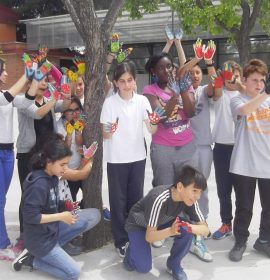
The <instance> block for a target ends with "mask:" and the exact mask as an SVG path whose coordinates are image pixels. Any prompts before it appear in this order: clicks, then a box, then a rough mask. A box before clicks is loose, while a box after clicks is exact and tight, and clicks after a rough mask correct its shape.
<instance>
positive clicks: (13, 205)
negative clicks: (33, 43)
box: [0, 138, 270, 280]
mask: <svg viewBox="0 0 270 280" xmlns="http://www.w3.org/2000/svg"><path fill="white" fill-rule="evenodd" d="M147 140H148V142H149V138H148V139H147ZM213 171H214V170H212V173H211V176H210V179H209V182H208V185H209V199H210V215H209V219H208V223H209V227H210V229H211V231H212V232H213V231H214V230H215V229H216V228H217V227H219V226H220V221H219V205H218V199H217V195H216V186H215V179H214V172H213ZM104 174H106V172H104ZM151 180H152V172H151V165H150V162H149V161H148V162H147V168H146V178H145V191H146V192H147V191H148V190H149V189H150V188H151ZM19 190H20V186H19V180H18V176H17V170H16V169H15V170H14V178H13V181H12V184H11V188H10V191H9V193H8V197H7V207H6V221H7V225H8V231H9V234H10V237H11V239H12V240H13V241H14V240H15V238H16V237H17V235H18V214H17V213H18V205H19V197H20V191H19ZM103 198H104V201H105V203H107V205H108V194H107V182H106V178H104V187H103ZM259 219H260V202H259V200H258V194H256V201H255V203H254V215H253V220H252V223H251V226H250V233H251V235H250V238H249V243H248V247H247V250H246V252H245V255H244V259H243V261H242V262H240V263H233V262H231V261H229V260H228V252H229V250H230V249H231V247H232V246H233V243H234V241H233V237H229V238H226V239H224V240H220V241H216V240H212V239H210V240H207V241H206V242H207V245H208V247H209V250H210V252H211V253H212V254H213V257H214V261H213V262H212V263H205V262H202V261H200V260H199V259H198V258H197V257H195V256H193V255H192V254H189V255H188V256H187V257H186V258H185V259H184V261H183V267H184V268H185V271H186V273H187V275H188V278H189V280H203V279H205V280H223V279H224V280H228V279H231V280H234V279H245V280H251V279H256V278H258V279H260V280H266V279H269V275H268V273H270V259H267V258H266V257H264V256H262V255H259V254H258V253H257V252H256V251H255V250H254V249H253V248H252V246H253V243H254V242H255V240H256V238H257V234H258V224H259ZM171 243H172V240H171V239H169V240H167V241H166V243H165V245H164V247H163V248H161V249H152V254H153V269H152V270H151V272H150V273H148V274H144V275H140V274H138V273H136V272H127V271H125V270H124V269H123V267H122V263H121V260H120V258H119V257H118V255H117V253H116V251H115V250H114V248H113V246H112V245H108V246H105V247H103V248H101V249H99V250H96V251H93V252H90V253H87V254H82V255H80V256H78V257H76V258H75V259H76V261H78V263H79V264H80V266H81V267H82V275H81V278H80V279H82V280H84V279H85V280H86V279H87V280H89V279H95V280H99V279H104V280H107V279H110V280H114V279H115V280H116V279H117V280H119V279H127V278H129V280H133V279H136V280H145V279H149V280H150V279H152V280H154V279H171V276H169V275H168V274H167V273H166V271H165V264H166V258H167V256H168V252H169V249H170V246H171ZM0 271H1V274H0V279H18V280H21V279H27V280H31V279H37V280H39V279H52V278H51V277H49V276H47V275H45V274H41V273H39V272H31V273H30V272H29V271H21V272H14V271H13V270H12V269H11V264H10V263H9V262H6V261H0ZM267 275H268V276H267Z"/></svg>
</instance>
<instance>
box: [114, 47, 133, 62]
mask: <svg viewBox="0 0 270 280" xmlns="http://www.w3.org/2000/svg"><path fill="white" fill-rule="evenodd" d="M132 50H133V48H127V49H125V50H120V52H119V53H118V54H117V56H116V60H117V63H122V62H124V61H125V60H126V59H127V57H128V56H129V55H130V54H131V52H132Z"/></svg>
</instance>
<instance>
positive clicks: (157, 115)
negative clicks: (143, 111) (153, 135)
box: [147, 107, 166, 125]
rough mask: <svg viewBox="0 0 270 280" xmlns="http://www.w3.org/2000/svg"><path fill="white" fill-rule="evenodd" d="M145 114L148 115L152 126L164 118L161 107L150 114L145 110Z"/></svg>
mask: <svg viewBox="0 0 270 280" xmlns="http://www.w3.org/2000/svg"><path fill="white" fill-rule="evenodd" d="M147 114H148V118H149V121H150V123H151V124H152V125H157V124H158V123H159V122H160V120H161V119H165V118H166V112H165V110H164V108H161V107H156V109H155V110H154V112H152V113H150V112H149V111H148V110H147Z"/></svg>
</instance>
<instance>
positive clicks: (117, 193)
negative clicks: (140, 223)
mask: <svg viewBox="0 0 270 280" xmlns="http://www.w3.org/2000/svg"><path fill="white" fill-rule="evenodd" d="M113 83H114V86H115V89H116V91H117V93H116V94H114V95H112V96H110V97H108V98H107V99H106V100H105V102H104V104H103V108H102V112H101V117H100V122H101V124H102V132H103V138H104V153H105V159H106V161H107V174H108V186H109V201H110V209H111V222H112V233H113V237H114V245H115V247H116V248H117V249H118V252H119V255H120V257H123V256H124V255H125V245H126V244H127V242H128V235H127V232H126V231H125V229H124V224H125V220H126V218H127V215H128V212H129V210H130V208H131V207H132V206H133V204H135V203H136V202H137V201H138V200H139V199H140V198H142V196H143V186H144V172H145V161H146V150H145V145H144V133H143V123H145V124H146V127H147V129H148V131H149V132H150V133H154V132H155V131H156V125H151V124H150V122H149V119H148V114H147V110H148V111H149V112H151V111H152V109H151V106H150V104H149V101H148V100H147V98H146V97H144V96H142V95H139V94H137V93H136V92H135V87H136V73H135V66H134V64H132V63H131V62H124V63H121V64H119V65H117V66H116V69H115V71H114V78H113Z"/></svg>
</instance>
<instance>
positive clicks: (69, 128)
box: [64, 121, 75, 136]
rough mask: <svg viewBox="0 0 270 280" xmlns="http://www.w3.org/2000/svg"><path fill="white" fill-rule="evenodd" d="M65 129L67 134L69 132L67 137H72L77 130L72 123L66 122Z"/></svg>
mask: <svg viewBox="0 0 270 280" xmlns="http://www.w3.org/2000/svg"><path fill="white" fill-rule="evenodd" d="M64 127H65V130H66V132H67V136H71V135H72V133H73V132H74V130H75V128H74V126H73V125H72V124H71V123H70V122H68V121H65V123H64Z"/></svg>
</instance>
